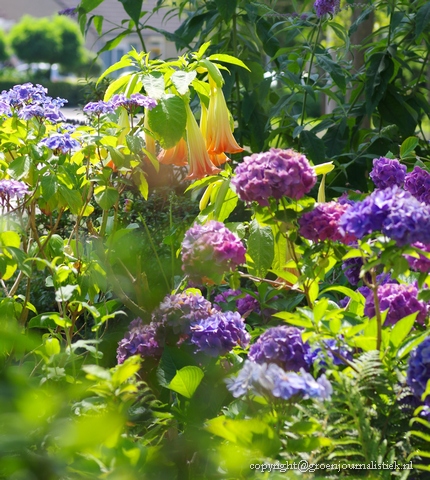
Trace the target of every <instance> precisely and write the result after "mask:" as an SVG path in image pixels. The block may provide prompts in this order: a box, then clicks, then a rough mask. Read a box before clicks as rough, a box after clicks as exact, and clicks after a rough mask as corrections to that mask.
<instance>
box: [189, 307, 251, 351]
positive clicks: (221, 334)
mask: <svg viewBox="0 0 430 480" xmlns="http://www.w3.org/2000/svg"><path fill="white" fill-rule="evenodd" d="M249 338H250V335H249V333H248V332H247V331H246V330H245V322H244V321H243V318H242V317H241V316H240V314H239V313H238V312H219V311H214V313H213V314H212V315H211V316H210V317H207V318H205V319H203V320H199V321H197V322H194V323H193V324H192V325H191V343H192V344H193V345H196V346H197V347H198V349H197V351H198V352H204V353H205V354H207V355H210V356H211V357H217V356H219V355H225V354H226V353H228V352H230V351H231V350H232V349H233V347H236V346H238V345H240V346H241V347H246V346H247V345H248V343H249Z"/></svg>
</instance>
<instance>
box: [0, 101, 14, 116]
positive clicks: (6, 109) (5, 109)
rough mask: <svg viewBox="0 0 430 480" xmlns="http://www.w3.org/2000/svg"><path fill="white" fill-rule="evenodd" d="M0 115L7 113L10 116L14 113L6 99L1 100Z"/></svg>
mask: <svg viewBox="0 0 430 480" xmlns="http://www.w3.org/2000/svg"><path fill="white" fill-rule="evenodd" d="M0 115H7V116H8V117H10V116H11V115H12V110H11V108H10V105H9V104H8V103H7V102H5V101H4V100H0Z"/></svg>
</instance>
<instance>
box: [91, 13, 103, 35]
mask: <svg viewBox="0 0 430 480" xmlns="http://www.w3.org/2000/svg"><path fill="white" fill-rule="evenodd" d="M103 20H104V17H103V16H102V15H94V18H93V22H94V26H95V27H96V31H97V33H98V34H99V36H101V35H102V32H103Z"/></svg>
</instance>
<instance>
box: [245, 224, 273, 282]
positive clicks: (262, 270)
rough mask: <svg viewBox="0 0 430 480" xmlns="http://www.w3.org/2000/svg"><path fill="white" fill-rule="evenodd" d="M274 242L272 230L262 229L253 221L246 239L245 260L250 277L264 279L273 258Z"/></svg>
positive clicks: (267, 227) (268, 228)
mask: <svg viewBox="0 0 430 480" xmlns="http://www.w3.org/2000/svg"><path fill="white" fill-rule="evenodd" d="M274 255H275V253H274V240H273V233H272V229H271V228H270V227H269V226H266V227H262V226H260V224H259V223H258V222H257V220H253V221H252V222H251V225H250V235H249V239H248V248H247V255H246V256H247V259H248V258H249V261H248V268H249V271H250V273H251V274H252V275H256V276H257V277H260V278H264V277H265V276H266V273H267V271H268V270H269V268H270V267H271V266H272V262H273V258H274Z"/></svg>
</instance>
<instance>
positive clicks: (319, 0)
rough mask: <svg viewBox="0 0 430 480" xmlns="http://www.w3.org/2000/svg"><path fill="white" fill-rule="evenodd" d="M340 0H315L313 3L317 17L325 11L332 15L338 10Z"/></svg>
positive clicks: (324, 13) (321, 15)
mask: <svg viewBox="0 0 430 480" xmlns="http://www.w3.org/2000/svg"><path fill="white" fill-rule="evenodd" d="M339 5H340V0H316V1H315V3H314V8H315V11H316V12H317V16H318V17H323V16H324V15H326V14H327V13H328V14H330V15H334V14H335V13H336V12H337V11H338V10H339Z"/></svg>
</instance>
